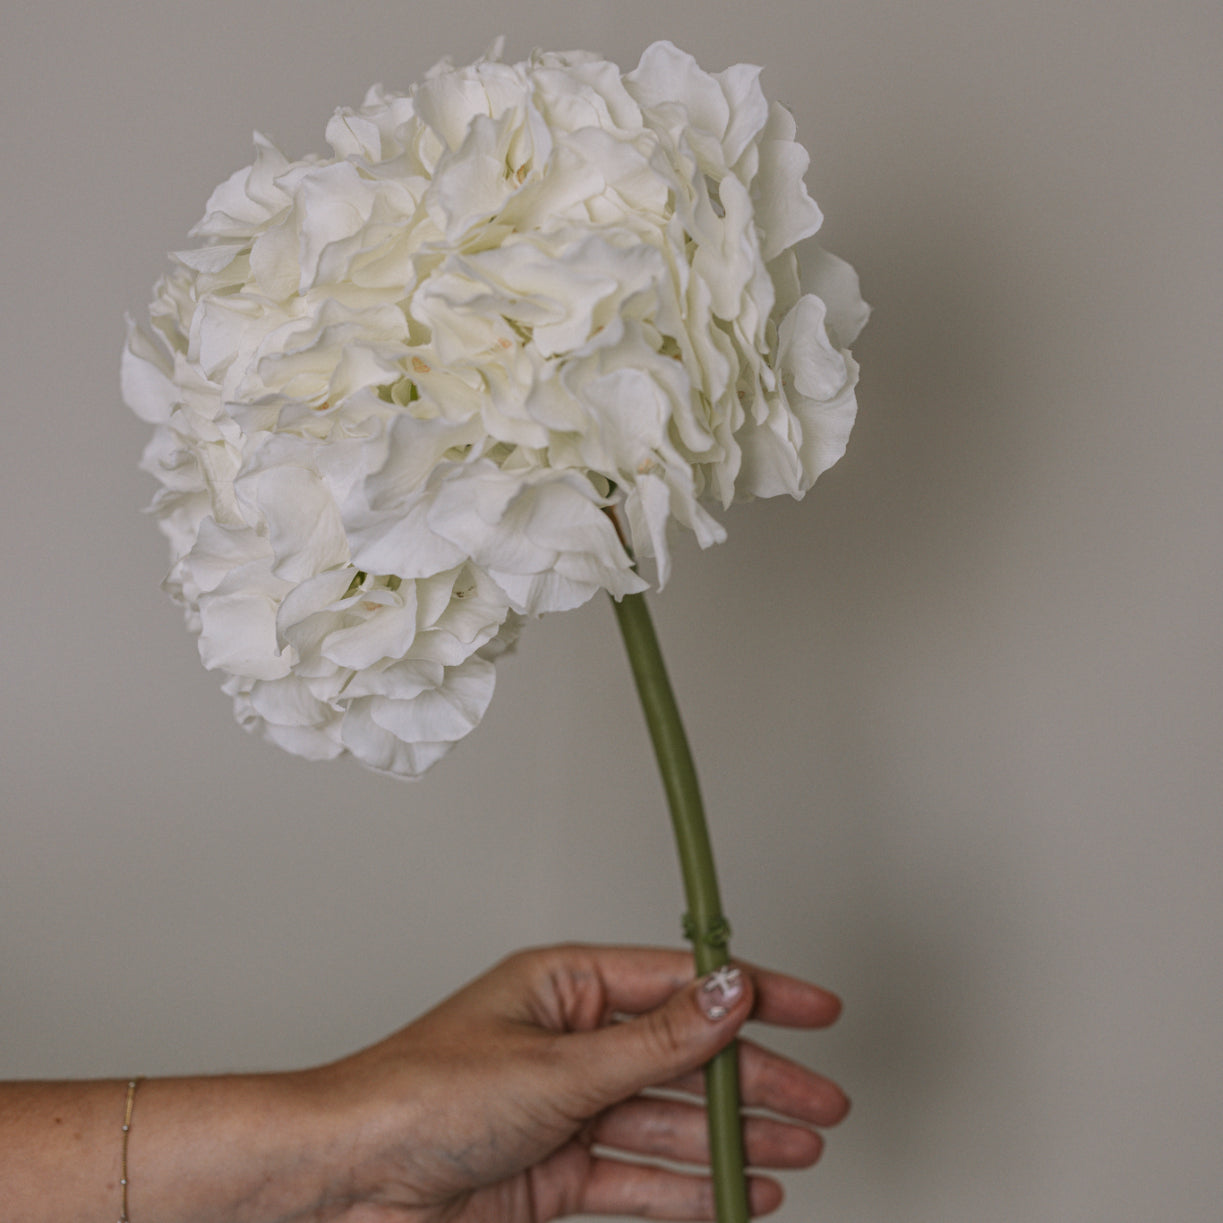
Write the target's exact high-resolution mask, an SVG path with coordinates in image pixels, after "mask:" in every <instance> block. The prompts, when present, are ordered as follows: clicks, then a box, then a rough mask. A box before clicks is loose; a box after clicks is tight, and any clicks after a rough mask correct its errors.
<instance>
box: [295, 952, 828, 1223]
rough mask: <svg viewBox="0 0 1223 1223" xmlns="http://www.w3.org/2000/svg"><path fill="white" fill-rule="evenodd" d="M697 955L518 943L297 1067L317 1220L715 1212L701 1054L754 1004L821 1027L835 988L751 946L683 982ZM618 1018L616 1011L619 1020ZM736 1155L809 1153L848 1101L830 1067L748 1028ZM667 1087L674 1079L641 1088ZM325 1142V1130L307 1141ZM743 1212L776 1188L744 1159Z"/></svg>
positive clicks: (771, 1018) (502, 1219)
mask: <svg viewBox="0 0 1223 1223" xmlns="http://www.w3.org/2000/svg"><path fill="white" fill-rule="evenodd" d="M691 966H692V959H691V956H689V955H687V954H685V953H683V952H679V951H661V950H650V949H643V948H610V947H583V946H574V947H557V948H549V949H545V950H538V951H528V952H522V953H519V954H518V955H515V956H512V957H511V958H509V959H507V960H505V961H504V962H503V963H501V964H500V965H498V966H497V967H496V968H494V969H492V971H490V972H489V973H487V974H485V975H484V976H483V977H481V978H479V979H478V980H477V981H475V982H473V983H472V984H471V985H469V986H467V987H466V988H465V989H463V990H461V991H460V992H459V993H457V994H455V995H454V996H453V997H452V998H450V999H448V1000H447V1001H446V1002H444V1003H442V1004H441V1005H440V1006H439V1007H437V1008H436V1009H435V1010H433V1011H430V1012H429V1013H428V1014H426V1015H424V1016H423V1017H422V1018H420V1019H418V1020H417V1021H416V1022H414V1023H412V1024H410V1025H409V1026H408V1027H406V1028H404V1029H403V1030H402V1031H400V1032H398V1033H396V1034H395V1035H394V1036H391V1037H390V1038H388V1039H387V1040H385V1041H382V1042H381V1043H379V1044H377V1045H375V1046H373V1047H371V1048H369V1049H366V1050H364V1051H363V1052H361V1053H358V1054H355V1055H354V1056H352V1057H349V1058H345V1059H344V1060H342V1061H340V1062H337V1063H335V1064H333V1065H330V1066H326V1067H323V1068H321V1069H319V1070H316V1071H312V1072H309V1073H308V1076H307V1078H308V1080H309V1081H310V1082H311V1084H312V1087H313V1091H312V1092H311V1094H315V1093H319V1094H318V1095H317V1098H318V1099H319V1100H321V1101H322V1102H323V1109H324V1111H325V1114H326V1115H327V1116H328V1117H329V1118H330V1119H331V1122H332V1123H333V1124H332V1125H331V1128H330V1130H329V1133H330V1138H329V1139H328V1141H326V1142H325V1143H324V1144H323V1145H322V1149H321V1150H319V1151H318V1153H319V1154H320V1155H321V1156H322V1158H323V1161H324V1169H327V1170H330V1173H329V1175H327V1176H324V1178H323V1181H322V1185H323V1188H322V1200H321V1201H320V1203H319V1210H318V1213H317V1215H315V1216H314V1217H317V1218H319V1219H324V1218H326V1219H332V1218H346V1219H350V1220H353V1221H355V1220H361V1223H374V1221H375V1220H391V1219H396V1220H398V1219H405V1218H411V1217H418V1218H420V1219H422V1220H426V1219H428V1220H443V1219H444V1220H447V1223H450V1221H452V1220H464V1221H466V1223H483V1221H485V1220H487V1221H488V1223H543V1221H544V1220H548V1219H553V1218H556V1217H558V1216H561V1215H568V1214H575V1213H588V1214H631V1215H640V1216H643V1217H649V1218H664V1219H704V1218H712V1217H713V1213H714V1211H713V1197H712V1189H711V1186H710V1183H709V1180H708V1178H707V1177H706V1176H703V1175H695V1174H684V1173H680V1172H677V1171H673V1170H671V1169H667V1168H663V1167H659V1166H657V1165H652V1164H650V1163H642V1162H640V1161H639V1159H638V1158H637V1157H641V1156H645V1157H647V1158H650V1157H655V1158H661V1159H666V1160H670V1161H677V1162H681V1163H692V1164H707V1163H708V1144H707V1139H706V1133H705V1114H704V1108H703V1105H702V1103H701V1102H700V1101H699V1100H698V1099H697V1098H696V1097H699V1096H700V1094H701V1091H702V1086H701V1075H700V1070H699V1068H700V1067H701V1066H702V1065H703V1064H704V1063H705V1062H706V1061H708V1060H709V1059H710V1058H711V1057H712V1056H713V1055H714V1054H715V1053H717V1052H718V1050H719V1049H721V1048H722V1047H723V1046H725V1045H726V1044H728V1043H729V1042H730V1040H731V1039H732V1038H733V1037H734V1035H735V1033H736V1032H737V1031H738V1030H739V1028H740V1027H741V1026H742V1024H743V1023H744V1022H745V1021H746V1020H747V1019H749V1018H753V1019H757V1020H760V1021H762V1022H765V1023H772V1024H780V1025H782V1026H786V1027H798V1028H817V1027H823V1026H825V1025H827V1024H829V1023H831V1022H832V1021H833V1020H834V1019H835V1018H836V1017H837V1014H838V1013H839V1011H840V1003H839V1001H838V1000H837V999H836V997H835V996H833V995H832V994H830V993H828V992H826V991H825V990H822V989H819V988H818V987H816V986H813V985H808V984H806V983H804V982H801V981H798V980H795V979H794V978H792V977H786V976H782V975H780V974H778V973H771V972H766V971H763V970H761V969H756V968H752V967H749V966H746V965H743V966H742V967H741V969H740V971H739V972H732V973H730V974H722V975H721V976H720V977H719V978H718V979H717V980H712V981H710V980H707V981H705V982H694V981H693V980H692V967H691ZM621 1020H623V1022H619V1021H621ZM740 1060H741V1082H742V1094H743V1103H744V1105H745V1107H747V1108H749V1109H754V1110H763V1111H765V1112H767V1113H771V1114H773V1116H762V1115H753V1116H749V1117H748V1118H747V1120H746V1123H745V1143H746V1151H747V1162H748V1164H749V1165H751V1166H753V1167H758V1168H800V1167H806V1166H808V1165H810V1164H812V1163H814V1162H815V1160H816V1159H817V1158H818V1156H819V1153H820V1149H821V1145H822V1144H821V1140H820V1138H819V1136H818V1135H817V1133H816V1132H815V1130H814V1129H813V1128H812V1127H814V1126H827V1125H833V1124H835V1123H836V1122H838V1121H839V1120H840V1119H841V1118H842V1117H843V1116H844V1115H845V1112H846V1110H847V1108H848V1101H847V1100H846V1098H845V1096H844V1094H843V1093H842V1092H841V1090H840V1089H839V1088H838V1087H837V1086H836V1085H835V1084H833V1083H831V1082H829V1081H828V1080H827V1079H824V1078H822V1077H820V1076H819V1075H817V1074H814V1073H812V1072H811V1071H809V1070H807V1069H805V1068H804V1067H802V1066H799V1065H797V1064H796V1063H794V1062H791V1061H789V1060H788V1059H786V1058H783V1057H779V1056H778V1055H776V1054H773V1053H770V1052H768V1051H767V1050H764V1049H762V1048H760V1047H758V1046H756V1045H753V1044H750V1043H747V1042H744V1043H743V1044H742V1046H741V1058H740ZM655 1088H662V1089H664V1090H665V1092H666V1093H667V1094H666V1095H659V1094H656V1093H655V1092H654V1091H653V1090H652V1089H655ZM316 1149H317V1148H316ZM750 1201H751V1206H752V1210H753V1213H759V1214H763V1213H766V1212H767V1211H770V1210H773V1209H775V1208H776V1207H777V1206H778V1205H779V1204H780V1201H781V1189H780V1187H779V1186H778V1185H777V1184H776V1182H775V1181H773V1180H770V1179H767V1178H758V1177H753V1178H752V1180H751V1184H750Z"/></svg>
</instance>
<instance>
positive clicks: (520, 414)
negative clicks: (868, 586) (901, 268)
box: [123, 42, 866, 776]
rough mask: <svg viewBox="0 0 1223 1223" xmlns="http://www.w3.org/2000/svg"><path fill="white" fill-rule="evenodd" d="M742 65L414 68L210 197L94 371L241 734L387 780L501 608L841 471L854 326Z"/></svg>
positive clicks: (850, 292)
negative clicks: (808, 241)
mask: <svg viewBox="0 0 1223 1223" xmlns="http://www.w3.org/2000/svg"><path fill="white" fill-rule="evenodd" d="M758 77H759V69H757V68H753V67H750V66H748V65H744V64H740V65H736V66H734V67H731V68H728V69H727V70H726V71H724V72H721V73H717V74H709V73H706V72H704V71H702V70H701V68H700V67H698V65H697V64H696V63H695V61H694V60H693V59H692V58H691V57H690V56H688V55H686V54H684V53H683V52H681V51H679V50H678V49H677V48H676V47H674V46H672V45H671V44H670V43H665V42H663V43H656V44H655V45H654V46H651V47H650V48H649V49H648V50H647V51H646V52H645V54H644V55H643V56H642V58H641V62H640V64H639V65H638V66H637V68H636V69H635V70H634V71H632V72H629V73H627V74H622V73H621V72H620V70H619V69H618V68H617V67H616V66H615V65H614V64H611V63H608V62H607V61H605V60H603V59H600V58H599V57H597V56H594V55H591V54H588V53H585V52H572V53H565V54H553V53H543V52H537V53H535V54H534V55H533V56H532V57H531V58H530V59H529V60H527V61H526V62H523V63H519V64H513V65H510V64H505V63H501V62H498V58H497V53H496V51H494V52H493V53H491V54H490V55H489V56H488V57H485V58H483V59H481V60H479V61H478V62H476V63H475V64H473V65H471V66H469V67H463V68H456V67H454V66H453V65H452V64H450V63H449V62H443V63H442V64H440V65H438V67H436V68H435V69H433V70H432V71H431V72H430V73H429V75H428V76H427V77H426V79H425V80H424V81H423V82H422V83H421V84H419V85H418V86H416V87H414V88H413V89H411V90H410V91H409V92H408V93H407V94H396V93H391V92H389V91H386V90H383V89H381V88H379V87H375V88H374V89H372V90H371V91H370V92H369V94H368V96H367V97H366V99H365V102H364V104H363V105H362V106H361V107H360V108H358V109H341V110H339V111H337V112H336V114H335V116H334V117H333V118H332V120H331V122H330V123H329V124H328V127H327V140H328V143H329V144H330V145H331V148H332V155H331V156H329V157H322V158H319V157H311V158H307V159H305V160H302V161H289V160H287V159H286V158H285V157H284V156H283V155H282V154H281V153H280V152H278V151H277V150H276V148H274V147H273V146H272V145H271V144H270V143H269V142H268V141H267V140H265V139H263V138H261V137H258V136H257V137H256V142H255V143H256V153H255V161H254V164H253V165H251V166H250V167H248V168H246V169H243V170H241V171H239V172H238V173H236V174H234V175H233V176H232V177H231V178H230V179H229V180H228V181H227V182H225V183H223V184H222V185H221V186H220V187H218V188H217V190H216V191H215V192H214V193H213V195H212V198H211V199H210V200H209V202H208V206H207V211H206V214H205V216H204V218H203V220H202V221H200V223H199V224H198V225H197V226H196V227H195V229H194V230H193V231H192V233H193V236H194V237H197V238H199V239H200V242H199V244H198V245H197V246H196V247H195V248H194V249H192V250H188V251H183V252H179V253H178V254H176V255H175V256H174V257H173V261H174V262H173V267H172V270H171V271H170V272H169V273H168V274H167V275H166V276H165V277H164V278H163V279H162V281H161V282H159V284H158V286H157V289H156V296H155V300H154V302H153V304H152V306H151V308H150V319H149V323H148V325H146V326H135V325H133V326H131V328H130V330H129V336H128V342H127V346H126V349H125V352H124V362H123V390H124V397H125V399H126V401H127V403H128V405H129V406H130V407H131V408H132V409H133V410H134V411H135V412H136V413H138V414H139V415H140V416H141V417H142V418H144V419H145V420H147V421H149V422H150V423H152V424H153V425H154V426H155V431H154V435H153V439H152V441H151V442H150V444H149V447H148V449H147V451H146V453H145V457H144V467H145V469H146V470H148V471H149V472H151V473H152V474H153V475H154V476H156V478H157V479H158V480H159V481H160V483H161V486H162V487H161V488H160V490H159V491H158V494H157V496H156V498H155V500H154V502H153V507H152V508H153V511H154V513H155V514H156V516H157V518H158V520H159V523H160V525H161V527H162V529H163V530H164V532H165V534H166V535H167V536H168V538H169V540H170V545H171V552H172V558H173V564H172V569H171V571H170V574H169V577H168V578H167V588H168V589H169V590H170V592H171V593H172V594H173V595H174V596H175V597H176V598H177V599H178V600H180V601H181V602H182V604H183V605H184V606H185V608H186V609H187V617H188V623H189V625H190V627H191V628H192V629H193V630H194V631H195V632H197V633H198V634H199V650H200V656H201V658H202V659H203V662H204V664H205V666H207V667H210V668H215V669H216V670H218V671H221V672H223V673H224V674H225V676H226V679H225V684H224V687H225V691H226V692H227V693H229V694H230V695H231V696H232V697H233V698H234V701H235V706H236V710H237V715H238V718H239V720H240V721H241V722H242V724H243V725H245V726H247V727H249V728H251V729H258V730H260V731H261V732H262V733H263V734H264V735H266V736H267V737H268V738H269V739H271V740H273V741H274V742H276V743H278V744H280V745H281V746H282V747H284V748H286V749H288V750H289V751H291V752H295V753H298V754H300V755H302V756H307V757H310V758H314V759H324V758H330V757H334V756H338V755H340V754H342V753H345V752H350V753H352V754H353V755H354V756H355V757H356V758H357V759H359V760H360V761H361V762H362V763H363V764H366V765H368V766H370V767H372V768H375V769H378V770H382V771H386V772H389V773H393V774H397V775H401V776H414V775H417V774H419V773H420V772H421V771H422V770H424V769H425V768H427V767H428V765H429V764H431V763H432V762H433V761H434V760H436V759H437V758H438V757H439V756H441V755H442V754H443V753H444V752H445V751H446V750H447V749H448V748H449V747H450V746H451V745H452V744H453V743H454V742H455V741H456V740H458V739H459V738H461V737H462V736H464V735H466V734H467V733H468V731H470V730H471V729H472V728H473V727H474V726H475V725H476V724H477V723H478V722H479V720H480V718H481V717H482V715H483V713H484V711H485V709H486V708H487V706H488V703H489V700H490V698H491V696H492V691H493V680H494V670H493V662H492V660H493V659H494V658H495V657H496V656H497V654H498V653H500V652H501V651H502V650H504V649H506V648H507V646H509V645H510V644H512V641H513V639H514V636H515V635H516V633H517V631H518V628H519V625H520V623H521V621H522V619H523V618H524V617H527V616H536V615H539V614H541V613H543V612H550V611H558V610H562V609H566V608H573V607H577V606H579V605H580V604H583V603H585V602H586V601H587V600H588V599H590V598H591V597H592V596H593V595H594V594H595V593H596V592H598V591H600V590H606V591H608V592H609V593H610V594H611V595H612V596H613V597H617V598H619V597H622V596H624V595H626V594H628V593H630V592H635V591H639V590H642V589H644V588H645V585H646V583H645V581H644V580H643V578H642V577H641V576H640V575H639V573H638V572H637V570H636V569H635V568H634V565H633V561H632V558H631V557H630V555H629V553H628V552H627V551H626V548H625V546H624V545H623V544H622V543H621V540H620V538H619V535H618V532H617V530H616V527H615V525H614V523H613V521H612V519H611V517H609V515H608V513H607V512H606V510H607V509H608V507H615V510H616V513H617V515H618V517H619V521H620V522H621V523H622V524H623V528H624V531H625V533H626V535H627V537H628V539H629V542H630V544H631V547H632V549H633V552H634V553H635V554H636V556H638V557H651V558H653V560H654V562H655V570H656V573H657V579H658V583H659V585H661V584H663V583H664V582H665V581H666V579H667V575H668V571H669V567H670V560H669V552H668V546H667V538H668V531H669V529H670V528H671V527H672V524H678V525H679V526H682V527H686V528H688V529H690V530H691V531H693V532H694V533H695V535H696V537H697V539H698V540H699V541H700V543H701V544H702V545H703V546H705V545H709V544H711V543H715V542H717V541H719V540H721V539H722V538H723V535H724V532H723V529H722V527H721V526H720V525H719V523H718V522H717V520H716V519H715V518H714V517H713V515H712V514H711V512H710V507H714V508H716V507H723V508H725V507H726V506H728V505H729V504H730V503H731V502H732V501H735V500H742V499H745V498H749V497H754V496H772V495H775V494H779V493H789V494H791V495H792V496H795V497H797V496H801V495H802V494H803V493H804V492H805V491H806V489H807V488H808V487H810V485H811V483H812V481H813V480H814V479H815V478H816V476H818V475H819V473H820V472H821V471H823V470H824V469H825V468H827V467H828V466H830V465H831V464H832V463H834V462H835V461H836V460H837V459H838V458H839V457H840V455H841V454H842V452H843V450H844V448H845V443H846V439H847V437H848V434H849V431H850V427H851V425H852V423H853V418H854V412H855V401H854V385H855V382H856V378H857V367H856V366H855V364H854V362H853V359H852V358H851V357H850V355H849V353H848V351H846V346H847V345H848V344H849V343H851V342H852V340H853V338H854V336H855V335H856V334H857V332H858V330H859V328H860V327H861V326H862V324H863V323H864V321H865V318H866V307H865V306H864V305H863V303H862V301H861V299H860V298H859V296H858V292H857V280H856V277H855V276H854V274H853V272H852V270H851V269H850V268H849V267H848V266H847V265H846V264H844V263H842V262H840V261H839V260H837V259H835V258H833V257H832V256H830V255H827V254H825V253H823V252H822V251H819V250H817V249H812V252H811V253H812V256H813V262H812V264H811V266H809V267H808V268H806V269H805V270H806V273H807V276H806V283H807V287H808V288H809V290H810V291H809V292H807V293H805V294H804V293H803V292H802V290H801V289H800V282H799V275H798V269H797V260H796V257H795V253H794V249H793V248H794V246H795V244H796V243H798V242H800V241H801V240H803V239H805V238H808V237H809V236H810V235H812V234H813V233H815V231H816V230H817V229H818V228H819V225H820V221H821V217H820V212H819V210H818V208H817V207H816V205H815V203H814V201H813V200H812V199H811V197H810V196H809V195H808V193H807V189H806V187H805V185H804V183H803V174H804V172H805V170H806V168H807V163H808V157H807V154H806V152H805V151H804V150H803V149H802V147H801V146H800V145H799V144H797V143H796V142H795V140H794V134H795V128H794V122H793V119H792V118H791V116H790V114H789V113H788V112H787V111H786V110H785V109H784V108H782V107H781V106H779V105H777V104H772V105H770V104H769V102H768V101H766V99H765V97H764V95H763V93H762V92H761V90H760V86H759V81H758Z"/></svg>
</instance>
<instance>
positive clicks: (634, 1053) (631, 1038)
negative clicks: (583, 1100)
mask: <svg viewBox="0 0 1223 1223" xmlns="http://www.w3.org/2000/svg"><path fill="white" fill-rule="evenodd" d="M752 998H753V993H752V986H751V981H750V979H749V978H748V976H747V974H746V973H745V972H743V971H742V969H739V968H736V967H734V966H733V965H728V966H727V967H725V968H719V969H717V970H716V971H714V972H712V973H710V974H709V975H708V976H706V977H701V978H699V979H698V980H696V981H693V982H692V983H691V984H689V985H686V986H684V988H683V989H681V990H678V991H677V992H676V993H674V994H672V996H671V997H670V998H669V999H667V1001H666V1002H665V1003H663V1005H662V1006H660V1007H658V1008H657V1009H656V1010H653V1011H648V1012H647V1013H646V1014H644V1015H637V1016H635V1017H634V1018H632V1019H630V1020H628V1021H627V1022H626V1023H616V1024H612V1025H611V1026H610V1027H607V1028H600V1029H598V1030H597V1031H594V1032H584V1033H578V1034H574V1035H572V1036H570V1037H567V1038H566V1040H567V1041H568V1042H569V1048H568V1051H567V1052H568V1054H569V1057H568V1058H567V1059H566V1062H567V1065H566V1070H567V1071H568V1072H569V1073H570V1074H571V1075H572V1076H574V1077H573V1078H572V1079H571V1082H572V1084H573V1086H574V1087H575V1088H577V1089H578V1090H579V1091H580V1092H581V1094H582V1095H583V1096H587V1097H590V1098H591V1102H592V1103H593V1105H594V1107H595V1109H596V1110H598V1109H602V1108H607V1107H608V1106H609V1105H612V1104H615V1103H616V1102H617V1101H619V1100H625V1099H627V1098H628V1097H629V1096H634V1095H636V1094H637V1093H638V1092H639V1091H642V1090H644V1089H645V1088H647V1087H657V1086H660V1085H661V1084H663V1083H669V1082H670V1081H671V1080H672V1079H675V1078H678V1077H679V1076H680V1075H683V1074H687V1073H689V1072H690V1071H692V1070H695V1069H697V1067H699V1066H702V1065H704V1064H705V1063H706V1062H707V1061H709V1060H710V1059H711V1058H712V1057H713V1056H714V1054H716V1053H717V1052H718V1051H719V1050H721V1049H723V1048H724V1047H725V1046H726V1045H728V1044H730V1042H731V1041H732V1040H733V1039H734V1036H735V1033H736V1032H738V1030H739V1029H740V1028H741V1027H742V1026H743V1022H744V1020H746V1019H747V1017H748V1015H749V1014H750V1013H751V1009H752Z"/></svg>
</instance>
